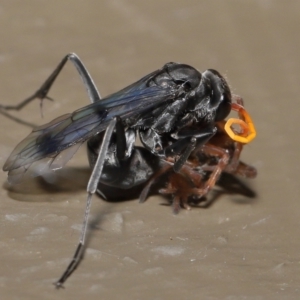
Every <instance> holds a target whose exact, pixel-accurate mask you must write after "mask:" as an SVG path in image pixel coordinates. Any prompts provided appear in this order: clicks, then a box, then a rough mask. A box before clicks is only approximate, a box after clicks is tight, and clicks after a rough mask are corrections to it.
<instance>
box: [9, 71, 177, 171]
mask: <svg viewBox="0 0 300 300" xmlns="http://www.w3.org/2000/svg"><path fill="white" fill-rule="evenodd" d="M157 72H159V71H156V72H153V73H151V74H149V75H147V76H146V77H144V78H142V79H141V80H139V81H138V82H136V83H134V84H132V85H130V86H128V87H127V88H125V89H123V90H121V91H119V92H117V93H115V94H112V95H110V96H108V97H106V98H104V99H103V100H101V101H97V102H95V103H92V104H90V105H87V106H85V107H83V108H81V109H79V110H76V111H75V112H73V113H72V114H66V115H63V116H61V117H59V118H57V119H55V120H53V121H51V122H50V123H48V124H45V125H42V126H40V127H38V128H36V129H34V130H33V131H32V133H31V134H29V136H27V137H26V138H25V139H24V140H23V141H21V142H20V143H19V144H18V145H17V146H16V148H15V149H14V151H13V152H12V153H11V155H10V156H9V158H8V159H7V161H6V163H5V164H4V167H3V170H4V171H9V176H11V175H13V174H15V173H18V174H19V173H25V172H26V171H27V170H28V168H30V166H31V165H32V164H33V163H34V162H37V161H39V160H42V159H43V160H45V159H46V160H47V159H48V160H47V162H46V164H47V166H48V168H50V169H58V168H61V167H62V166H63V165H64V164H65V163H66V162H67V161H68V160H69V159H70V158H71V157H72V156H73V154H74V153H75V152H76V151H77V149H78V147H79V145H80V144H82V143H83V142H84V141H86V140H87V139H89V138H90V137H91V136H93V135H95V134H97V133H99V132H101V131H104V130H105V129H106V127H107V126H108V124H109V122H110V121H111V120H112V119H113V118H114V117H116V116H120V117H121V118H122V119H126V118H130V119H133V120H134V119H135V118H137V119H138V117H139V116H140V115H141V114H143V113H146V112H148V111H150V110H151V109H153V108H154V107H158V106H159V105H162V104H165V103H166V101H168V100H169V101H172V100H173V99H174V98H175V94H176V93H175V92H176V91H174V89H173V88H170V87H167V88H163V87H161V86H157V85H154V86H150V87H149V86H147V82H148V80H149V79H151V77H152V76H154V75H155V74H157ZM78 144H79V145H78ZM73 145H76V146H74V147H71V146H73ZM68 148H72V149H71V150H72V151H71V150H70V153H69V154H67V155H62V154H61V152H62V151H63V150H66V149H68ZM62 156H63V157H64V159H59V158H60V157H62ZM19 168H21V169H20V170H18V171H14V170H16V169H19ZM13 171H14V172H13ZM18 176H19V175H18Z"/></svg>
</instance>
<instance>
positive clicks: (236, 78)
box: [0, 0, 300, 299]
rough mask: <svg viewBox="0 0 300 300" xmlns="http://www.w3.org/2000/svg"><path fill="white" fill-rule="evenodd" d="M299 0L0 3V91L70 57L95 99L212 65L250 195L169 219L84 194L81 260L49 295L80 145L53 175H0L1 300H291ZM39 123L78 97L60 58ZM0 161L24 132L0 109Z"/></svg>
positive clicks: (64, 254) (79, 200)
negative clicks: (241, 145) (236, 117)
mask: <svg viewBox="0 0 300 300" xmlns="http://www.w3.org/2000/svg"><path fill="white" fill-rule="evenodd" d="M299 12H300V3H299V1H287V2H286V1H280V0H278V1H271V0H260V1H258V0H251V1H250V0H248V1H247V0H244V1H242V0H240V1H239V0H228V1H223V0H219V1H218V0H214V1H198V0H188V1H171V0H169V1H129V0H107V1H96V0H95V1H90V0H88V1H79V0H65V1H34V0H31V1H8V0H3V1H1V4H0V68H1V69H0V99H1V101H0V102H1V103H4V104H14V103H17V102H18V101H19V100H22V99H23V98H25V97H26V96H29V95H30V94H31V93H32V92H34V91H35V90H36V89H37V88H38V87H39V86H40V84H41V83H42V82H43V80H44V79H45V78H46V77H47V75H49V73H50V72H51V71H52V70H53V68H54V67H55V66H56V65H57V63H58V62H59V61H60V59H61V58H62V57H63V56H64V55H65V54H66V53H68V52H71V51H72V52H76V53H78V55H80V57H81V58H82V60H83V61H84V63H85V64H86V66H87V68H88V69H89V71H90V73H91V74H92V76H93V78H94V80H95V82H96V83H97V85H98V87H99V89H100V91H101V93H102V95H107V94H109V93H111V92H113V91H117V90H119V89H120V88H122V87H124V86H126V85H128V84H130V83H132V82H134V81H136V80H137V79H139V78H140V77H142V76H143V75H145V74H147V73H149V72H151V71H153V70H155V69H157V68H160V67H161V66H162V65H163V64H164V63H166V62H169V61H176V62H183V63H187V64H191V65H192V66H194V67H196V68H198V69H199V70H201V71H204V70H205V69H207V68H215V69H217V70H219V71H220V72H221V73H222V74H225V76H226V78H227V79H228V81H229V83H230V86H231V89H232V91H233V92H234V93H237V94H240V95H242V96H243V97H244V99H245V103H246V106H247V109H248V111H249V112H250V113H251V115H252V117H253V119H254V120H255V124H256V127H257V131H258V136H257V138H256V139H255V141H254V142H253V143H251V145H249V146H247V147H245V150H244V152H243V154H242V157H243V160H244V161H246V162H247V163H250V164H252V165H253V166H255V167H256V168H257V170H258V177H257V179H255V180H252V181H250V180H248V181H247V183H248V184H249V185H250V187H251V188H252V189H253V191H255V192H256V193H257V197H256V198H247V197H244V196H241V195H224V196H222V197H220V198H218V200H217V201H216V202H215V203H214V204H213V205H212V206H211V207H210V208H209V209H193V210H191V211H181V212H180V214H179V215H177V216H174V215H173V214H172V212H171V209H170V207H168V206H162V205H160V204H161V203H164V202H165V201H164V200H163V199H162V198H161V197H151V198H150V199H148V201H147V202H146V203H145V204H143V205H139V204H138V203H137V201H136V200H133V201H127V202H120V203H107V202H104V201H102V200H99V198H97V197H95V200H94V202H93V209H92V219H94V220H95V219H97V221H95V223H96V226H94V230H91V231H90V232H89V245H88V249H87V252H86V255H85V259H84V261H83V262H82V263H81V265H80V266H79V268H78V269H77V270H76V272H75V273H74V274H73V276H72V277H71V278H70V279H69V280H68V281H67V283H66V284H65V287H66V289H64V290H60V291H57V290H55V289H54V286H53V285H52V283H53V282H54V281H55V280H56V279H57V278H58V276H59V275H61V273H62V271H63V270H64V268H65V267H66V265H67V263H68V262H69V259H70V257H71V255H72V254H73V251H74V250H75V245H76V243H77V241H78V236H79V229H80V226H81V221H82V214H83V208H84V205H85V197H86V195H85V187H86V183H87V180H88V176H89V169H88V167H87V165H88V164H87V158H86V153H85V147H82V149H81V150H80V151H79V152H78V153H77V155H76V156H75V158H74V159H73V160H72V162H71V163H70V164H68V166H67V167H66V168H65V169H64V170H63V172H62V173H59V174H60V176H61V178H60V182H57V183H55V184H54V185H53V186H49V185H44V186H43V185H41V182H40V181H39V180H31V181H29V182H27V183H26V184H23V185H21V186H17V187H14V188H13V189H12V188H9V187H8V185H7V184H6V183H5V182H6V174H5V173H4V172H1V173H0V176H1V178H0V182H1V185H2V188H1V201H0V297H1V299H84V297H86V299H299V293H300V291H299V286H300V272H299V268H300V254H299V250H300V242H299V223H300V201H299V180H298V179H299V146H300V142H299V129H298V128H299V124H298V122H299V108H300V105H299V90H298V89H299V74H300V68H299V61H300V59H299V55H300V54H299V53H300V51H299V50H300V49H299V40H300V39H299V22H300V21H299V20H300V13H299ZM50 95H51V96H52V97H53V98H54V99H55V102H54V103H51V102H46V103H45V105H44V115H45V116H44V119H42V118H41V115H40V110H39V104H38V101H36V102H34V103H32V104H31V105H30V106H28V107H27V108H26V109H24V111H22V112H20V113H16V114H14V115H15V116H18V117H20V118H22V119H25V120H27V121H29V122H31V123H34V124H42V123H44V122H46V121H49V120H51V119H53V118H54V117H57V116H59V115H61V114H63V113H66V112H68V111H73V110H75V109H77V108H79V107H81V106H84V105H85V104H87V103H88V100H87V96H86V94H85V91H84V88H83V87H82V84H81V82H80V80H79V79H78V76H77V74H76V72H75V71H74V68H73V67H72V66H71V65H69V66H68V67H67V68H66V70H65V71H64V72H63V74H62V75H61V77H60V78H59V80H58V81H57V84H55V87H54V88H53V90H52V91H51V93H50ZM0 118H1V123H0V124H1V126H0V163H1V165H3V163H4V161H5V159H6V158H7V156H8V155H9V153H10V152H11V151H12V149H13V147H14V146H15V145H16V144H17V143H18V142H19V141H20V140H21V139H22V138H24V137H25V136H26V135H27V134H28V133H29V132H30V130H31V129H30V128H29V127H26V126H23V125H20V124H18V123H15V122H14V121H12V120H10V119H8V118H7V117H5V116H3V115H1V116H0Z"/></svg>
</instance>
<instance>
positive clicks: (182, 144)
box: [165, 127, 217, 172]
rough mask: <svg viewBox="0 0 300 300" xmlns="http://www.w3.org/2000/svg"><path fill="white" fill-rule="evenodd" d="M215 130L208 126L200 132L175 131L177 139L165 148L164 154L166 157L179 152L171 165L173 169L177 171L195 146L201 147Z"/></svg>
mask: <svg viewBox="0 0 300 300" xmlns="http://www.w3.org/2000/svg"><path fill="white" fill-rule="evenodd" d="M216 132H217V128H215V127H208V128H206V129H205V130H203V131H202V132H199V130H198V131H194V130H192V131H188V132H185V133H180V132H179V133H177V135H176V136H177V137H178V138H179V140H178V141H176V142H175V143H173V144H172V145H170V146H168V147H166V148H165V155H166V156H167V157H168V156H174V155H176V154H180V153H181V155H180V157H179V159H178V160H177V161H176V162H175V164H174V166H173V169H174V171H175V172H179V171H180V169H181V168H182V166H183V165H184V164H185V163H186V161H187V160H188V158H189V156H190V154H191V153H192V151H193V150H195V148H196V146H197V147H201V146H202V145H204V144H205V143H206V142H207V141H208V140H209V139H210V138H211V137H212V136H213V135H214V134H215V133H216ZM182 151H183V152H182Z"/></svg>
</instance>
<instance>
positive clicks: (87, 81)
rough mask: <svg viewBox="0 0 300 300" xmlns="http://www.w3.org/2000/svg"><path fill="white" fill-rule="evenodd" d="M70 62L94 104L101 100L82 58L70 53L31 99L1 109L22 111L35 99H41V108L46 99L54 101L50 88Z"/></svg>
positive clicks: (2, 106)
mask: <svg viewBox="0 0 300 300" xmlns="http://www.w3.org/2000/svg"><path fill="white" fill-rule="evenodd" d="M68 60H70V61H71V62H72V63H73V65H74V66H75V68H76V69H77V71H78V73H79V75H80V77H81V79H82V81H83V84H84V86H85V88H86V90H87V92H88V96H89V99H90V101H91V102H92V103H94V102H96V101H98V100H100V98H101V96H100V94H99V92H98V90H97V88H96V85H95V83H94V81H93V79H92V77H91V75H90V74H89V72H88V71H87V69H86V67H85V66H84V64H83V63H82V61H81V60H80V58H79V57H78V56H77V55H76V54H75V53H69V54H67V55H66V56H65V57H64V58H63V59H62V61H61V62H60V63H59V65H58V66H57V67H56V69H55V70H54V71H53V72H52V74H51V75H50V76H49V77H48V78H47V79H46V81H45V82H44V83H43V84H42V86H41V87H40V88H39V89H38V90H37V91H36V92H35V93H34V94H33V95H32V96H30V97H28V98H26V99H25V100H23V101H22V102H20V103H19V104H17V105H0V109H3V110H20V109H22V108H23V107H24V106H26V105H27V104H29V103H30V102H31V101H33V100H34V99H40V100H41V106H42V101H43V100H44V99H49V100H52V99H51V98H50V97H49V96H47V95H48V92H49V90H50V88H51V87H52V84H53V83H54V81H55V80H56V78H57V76H58V75H59V74H60V72H61V70H62V69H63V67H64V66H65V64H66V62H67V61H68Z"/></svg>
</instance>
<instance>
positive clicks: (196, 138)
mask: <svg viewBox="0 0 300 300" xmlns="http://www.w3.org/2000/svg"><path fill="white" fill-rule="evenodd" d="M68 60H70V61H71V62H72V63H73V65H74V66H75V67H76V69H77V71H78V73H79V75H80V77H81V79H82V81H83V84H84V86H85V88H86V90H87V93H88V96H89V99H90V101H91V104H89V105H87V106H85V107H83V108H81V109H78V110H76V111H75V112H73V113H71V114H66V115H63V116H61V117H59V118H57V119H55V120H53V121H52V122H50V123H48V124H45V125H43V126H40V127H38V128H36V129H34V130H33V131H32V133H31V134H29V136H27V137H26V138H25V139H24V140H23V141H21V142H20V143H19V144H18V145H17V146H16V148H15V149H14V150H13V152H12V153H11V155H10V156H9V158H8V159H7V161H6V163H5V164H4V167H3V170H4V171H8V180H9V182H11V183H15V182H18V181H19V180H21V179H22V177H23V175H24V174H26V173H29V170H31V171H33V172H34V173H36V174H37V175H39V174H42V173H43V172H47V171H48V170H56V169H59V168H61V167H62V166H64V165H65V164H66V162H67V161H68V160H69V159H70V158H71V157H72V156H73V155H74V153H75V152H76V151H77V149H78V148H79V146H80V145H81V144H82V143H83V142H85V141H88V152H89V160H90V164H91V166H92V167H93V171H92V173H91V176H90V179H89V182H88V185H87V201H86V208H85V213H84V220H83V226H82V231H81V235H80V239H79V243H78V246H77V249H76V251H75V254H74V256H73V258H72V260H71V262H70V264H69V266H68V267H67V269H66V270H65V272H64V273H63V275H62V276H61V277H60V279H59V280H58V281H57V282H56V283H55V285H56V287H57V288H60V287H62V286H63V284H64V282H65V281H66V280H67V278H68V277H69V276H70V275H71V274H72V272H73V271H74V270H75V269H76V267H77V266H78V264H79V262H80V260H81V258H82V254H83V248H84V243H85V235H86V231H87V224H88V217H89V211H90V207H91V201H92V195H93V194H94V193H95V192H97V191H98V193H99V194H100V195H103V193H102V192H101V190H100V189H99V188H98V185H99V183H103V184H105V185H108V186H118V187H121V188H123V189H131V188H133V187H136V186H138V185H140V184H143V183H145V182H147V181H148V180H150V181H151V180H152V178H153V176H154V177H155V174H157V172H158V171H157V170H158V169H159V168H160V166H162V164H168V165H170V164H171V166H172V172H174V173H180V172H181V173H180V174H182V172H184V170H185V169H187V168H189V169H190V171H191V174H192V173H193V174H194V175H193V176H196V175H195V174H196V173H197V172H198V173H199V171H198V170H197V167H198V168H199V167H201V163H200V161H198V162H196V165H197V164H198V166H197V167H195V166H190V164H191V163H192V158H193V157H194V153H195V151H196V153H198V152H199V151H202V149H205V147H207V143H208V142H209V141H210V140H211V139H212V138H213V137H214V135H216V134H218V127H217V124H218V122H222V121H223V120H225V118H226V117H227V116H228V114H229V113H230V111H231V110H232V109H233V110H236V111H238V113H239V115H240V118H239V119H230V120H228V121H227V123H225V126H224V130H225V131H226V134H227V135H229V136H230V139H231V140H234V141H237V142H239V143H243V144H246V143H249V142H250V141H251V140H252V139H253V138H254V137H255V134H256V133H255V129H254V125H253V122H252V120H251V118H250V116H249V115H248V114H247V113H246V111H245V110H244V108H243V107H242V106H241V105H240V106H237V104H235V103H232V95H231V92H230V89H229V87H228V84H227V83H226V81H225V79H224V78H223V77H222V76H221V75H220V74H219V73H218V72H217V71H215V70H212V69H209V70H206V71H205V72H203V73H200V72H199V71H197V70H196V69H195V68H193V67H191V66H189V65H185V64H178V63H167V64H166V65H164V66H163V67H162V68H161V69H158V70H156V71H154V72H152V73H150V74H148V75H146V76H145V77H143V78H142V79H140V80H138V81H137V82H135V83H133V84H131V85H129V86H128V87H126V88H124V89H122V90H121V91H119V92H117V93H114V94H112V95H109V96H107V97H105V98H103V99H101V96H100V93H99V92H98V90H97V87H96V85H95V84H94V82H93V80H92V78H91V76H90V74H89V72H88V71H87V69H86V68H85V66H84V65H83V63H82V61H81V60H80V59H79V57H78V56H77V55H76V54H73V53H71V54H68V55H66V56H65V57H64V58H63V59H62V61H61V62H60V64H59V65H58V66H57V67H56V69H55V70H54V71H53V73H52V74H51V75H50V76H49V78H48V79H47V80H46V81H45V82H44V83H43V84H42V86H41V87H40V88H39V89H38V90H37V91H36V92H35V93H34V94H33V95H32V96H31V97H29V98H27V99H25V100H24V101H23V102H21V103H20V104H19V105H17V106H2V107H1V108H2V109H6V110H10V109H20V108H22V107H24V106H25V105H27V104H28V103H30V102H31V101H33V100H34V99H36V98H38V99H40V100H43V99H45V98H49V97H48V92H49V90H50V88H51V86H52V84H53V83H54V81H55V79H56V78H57V76H58V75H59V73H60V72H61V70H62V69H63V67H64V65H65V64H66V62H67V61H68ZM235 124H237V125H239V126H240V127H241V128H242V130H241V133H237V132H236V131H235V130H234V128H233V126H232V125H235ZM137 135H138V136H139V138H140V140H141V142H142V145H143V148H141V147H136V146H135V142H136V137H137ZM225 150H226V149H225ZM196 156H197V155H196ZM226 164H227V163H225V165H226ZM227 165H228V164H227ZM218 170H219V171H218V172H222V170H223V169H222V168H221V169H220V168H218ZM158 173H159V172H158ZM212 173H213V172H212ZM188 176H190V175H188ZM215 177H216V178H217V176H215ZM170 182H171V180H170ZM194 184H195V185H196V184H197V182H194ZM212 185H213V182H211V183H210V184H209V186H210V187H211V186H212ZM179 187H180V185H179ZM146 191H147V188H146V189H145V190H144V193H143V195H146ZM167 192H168V191H166V193H167ZM206 192H207V191H206V190H204V191H203V193H202V196H203V195H204V194H205V193H206ZM190 194H191V195H192V194H193V192H190ZM197 195H198V197H201V193H200V192H199V191H198V192H197Z"/></svg>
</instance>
